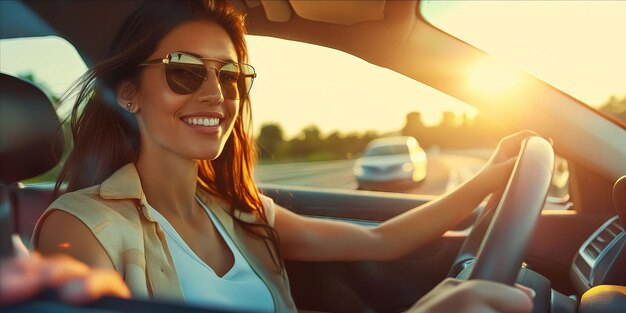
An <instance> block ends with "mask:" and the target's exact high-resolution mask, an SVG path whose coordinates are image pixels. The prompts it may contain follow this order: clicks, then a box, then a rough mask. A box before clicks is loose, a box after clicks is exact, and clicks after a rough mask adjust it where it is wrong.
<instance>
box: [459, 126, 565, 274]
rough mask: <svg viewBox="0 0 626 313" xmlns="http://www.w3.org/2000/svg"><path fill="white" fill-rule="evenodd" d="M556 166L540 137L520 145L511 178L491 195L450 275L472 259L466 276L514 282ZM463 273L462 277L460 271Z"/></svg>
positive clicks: (532, 138)
mask: <svg viewBox="0 0 626 313" xmlns="http://www.w3.org/2000/svg"><path fill="white" fill-rule="evenodd" d="M553 169H554V151H553V150H552V146H551V145H550V143H548V142H547V141H546V140H545V139H543V138H541V137H529V138H527V139H526V140H525V141H524V142H523V143H522V148H521V149H520V153H519V156H518V159H517V162H516V164H515V166H514V168H513V171H512V172H511V177H510V178H509V181H508V183H507V185H506V187H505V188H504V190H503V191H502V192H501V197H499V195H500V192H496V193H495V194H493V195H492V197H491V199H490V201H489V203H488V204H487V206H486V207H485V209H484V210H483V212H482V214H481V216H480V217H479V218H478V219H477V221H476V223H475V225H474V227H473V229H472V232H471V233H470V235H469V236H468V237H467V238H466V240H465V242H464V243H463V246H462V248H461V251H460V252H459V254H458V256H457V259H456V261H455V262H454V263H453V265H452V268H451V269H450V273H449V276H457V274H458V273H459V272H460V269H462V268H463V267H464V266H465V265H468V261H469V260H473V259H474V256H475V257H476V259H475V261H474V264H473V266H472V267H467V268H466V270H464V271H463V272H462V273H461V275H459V277H461V276H466V274H468V273H467V270H470V271H471V272H469V275H467V276H468V278H469V279H484V280H490V281H495V282H500V283H504V284H507V285H513V284H514V283H515V280H516V277H517V275H518V272H519V270H520V266H521V263H522V257H523V256H524V253H525V250H526V246H527V243H528V240H529V239H530V235H531V234H532V231H533V228H534V225H535V223H536V221H537V218H538V217H539V215H540V214H541V210H542V208H543V206H544V203H545V199H546V196H547V194H548V188H549V187H550V182H551V180H552V171H553ZM464 274H465V275H464Z"/></svg>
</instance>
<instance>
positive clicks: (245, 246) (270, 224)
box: [33, 1, 529, 312]
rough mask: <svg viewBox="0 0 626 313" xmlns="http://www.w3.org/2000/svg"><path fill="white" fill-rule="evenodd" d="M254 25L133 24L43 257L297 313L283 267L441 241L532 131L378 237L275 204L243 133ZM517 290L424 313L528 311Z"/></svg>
mask: <svg viewBox="0 0 626 313" xmlns="http://www.w3.org/2000/svg"><path fill="white" fill-rule="evenodd" d="M243 25H244V24H243V18H242V17H241V16H240V15H238V14H237V13H235V12H234V11H233V10H232V9H231V8H229V7H228V6H226V5H225V4H224V3H222V2H217V1H209V2H208V3H205V2H203V1H184V2H177V1H171V2H158V3H148V2H147V3H146V4H145V5H143V6H142V7H140V8H139V9H138V10H137V11H135V12H134V13H133V14H132V15H131V16H130V17H129V18H128V19H127V20H126V22H125V23H124V24H123V26H122V28H121V31H120V32H119V33H118V36H117V37H116V39H115V41H114V44H113V46H112V48H111V51H110V54H109V58H108V59H107V60H105V61H104V62H102V63H100V64H99V65H97V66H96V67H94V68H93V69H91V70H90V71H89V72H88V73H87V74H85V76H84V78H83V80H82V82H81V84H80V86H79V87H80V90H79V93H78V99H77V101H76V105H75V107H74V110H73V112H72V131H73V135H74V147H73V150H72V152H71V154H70V156H69V158H68V160H67V161H66V163H65V165H64V168H63V170H62V173H61V175H60V177H59V180H58V182H57V186H56V193H57V194H59V193H60V192H59V191H60V189H61V186H66V189H65V192H66V193H65V194H63V195H62V196H60V197H59V198H58V199H57V200H56V201H55V202H54V203H52V204H51V205H50V207H49V209H48V210H47V211H46V213H45V214H44V215H43V216H42V218H41V219H40V221H39V223H38V225H37V227H36V229H35V233H34V235H33V245H34V246H35V247H36V248H37V249H38V250H39V251H41V253H42V254H44V255H46V254H52V253H59V252H60V253H65V254H69V255H71V256H73V257H74V258H76V259H78V260H80V261H82V262H84V263H86V264H88V265H90V266H92V267H96V268H105V269H114V270H115V271H116V272H118V273H120V274H121V275H122V277H123V278H124V282H125V283H126V285H127V286H128V288H129V289H130V290H131V292H132V293H133V296H135V297H149V298H156V299H171V300H184V301H186V302H188V303H196V304H208V305H212V306H222V307H225V308H228V309H233V310H255V311H264V312H271V311H278V312H289V311H294V310H295V305H294V303H293V300H292V298H291V295H290V291H289V284H288V280H287V277H286V272H285V267H284V263H283V259H288V260H304V261H349V260H389V259H393V258H397V257H399V256H402V255H404V254H406V253H408V252H410V251H413V250H414V249H415V248H416V247H418V246H420V245H422V244H423V243H425V242H428V241H430V240H432V239H435V238H436V237H438V236H440V235H441V234H442V233H443V232H445V231H446V230H447V229H449V228H450V227H451V226H453V225H455V224H457V223H458V222H460V221H461V220H462V219H463V218H464V217H466V216H467V215H468V214H469V212H471V211H472V210H473V208H475V207H476V206H477V205H478V204H479V202H480V201H481V200H482V199H483V198H484V197H485V196H486V195H487V194H488V193H489V192H491V191H492V190H495V189H496V187H498V186H501V185H503V184H504V183H505V182H506V179H507V178H508V176H509V174H510V172H511V169H512V166H513V164H514V159H512V157H514V156H516V155H517V152H518V149H519V146H520V142H521V140H522V139H523V138H525V137H526V136H527V135H528V134H526V133H519V134H516V135H514V136H512V137H509V138H507V139H505V140H504V141H503V142H501V144H500V146H499V148H498V150H497V152H496V153H495V154H494V156H493V157H492V158H491V160H490V161H489V163H488V165H487V166H486V167H485V168H484V169H483V170H482V171H481V172H480V173H479V174H478V175H477V176H476V177H475V178H474V179H472V180H470V181H469V182H467V183H466V184H464V185H463V186H461V187H459V188H458V189H457V190H455V191H453V192H451V193H449V194H447V195H445V196H443V197H442V198H441V199H439V200H437V201H434V202H431V203H429V204H428V205H425V206H422V207H420V208H416V209H413V210H411V211H409V212H406V213H404V214H402V215H400V216H398V217H396V218H394V219H391V220H389V221H387V222H385V223H383V224H381V225H380V226H378V227H376V228H373V229H368V228H364V227H359V226H355V225H351V224H344V223H339V222H333V221H323V220H316V219H310V218H306V217H301V216H298V215H296V214H294V213H292V212H290V211H288V210H286V209H284V208H281V207H279V206H277V205H275V204H274V203H273V202H272V200H271V199H269V198H267V197H265V196H262V195H260V194H259V193H258V190H257V188H256V186H255V184H254V182H253V180H252V165H253V160H254V149H253V143H252V139H251V138H250V137H249V135H248V133H247V128H248V127H249V126H250V115H249V105H250V103H249V100H248V93H249V89H250V87H251V85H252V80H253V79H254V77H255V72H254V69H253V68H252V67H251V66H250V65H247V64H246V63H245V62H246V59H247V50H246V45H245V41H244V36H243V34H244V26H243ZM83 103H84V107H82V106H81V105H82V104H83ZM112 103H115V104H114V105H111V104H112ZM424 221H428V223H424ZM418 225H419V226H418ZM279 238H280V240H279ZM337 238H341V240H337ZM242 286H243V287H242ZM507 288H508V287H504V286H502V285H499V284H494V283H489V282H467V283H458V282H457V281H452V280H448V281H445V282H444V283H442V285H440V286H439V287H437V288H436V291H434V292H433V293H431V294H429V295H428V296H426V297H424V298H423V300H422V301H420V302H418V303H417V304H416V307H415V308H414V309H415V310H420V308H421V309H423V310H426V309H429V308H434V310H440V309H441V308H442V307H441V306H440V305H443V306H444V307H445V308H447V309H449V310H452V311H455V312H461V311H462V309H468V308H469V307H470V306H468V305H467V303H459V301H458V299H457V300H456V301H455V300H454V295H457V296H458V295H465V296H469V298H470V299H474V300H473V301H477V303H478V302H480V304H478V305H479V307H480V305H484V306H485V307H494V306H495V307H496V308H497V309H498V310H500V309H502V311H503V312H504V311H506V310H509V309H510V308H511V307H514V306H511V305H504V306H502V304H501V303H500V302H498V301H503V300H502V299H505V298H501V297H499V296H498V299H496V300H494V299H492V298H493V295H489V296H487V295H486V294H484V291H485V290H487V291H494V292H497V294H498V295H502V294H503V293H504V294H506V295H508V296H513V297H517V298H520V295H521V298H522V299H523V300H520V301H521V305H526V306H528V305H529V299H528V297H526V296H524V293H523V292H521V291H519V290H517V289H514V288H508V289H507ZM448 296H450V297H448ZM476 299H478V300H480V301H478V300H476ZM487 299H489V300H487ZM524 299H525V300H524ZM483 300H484V301H483ZM466 302H467V301H466ZM470 302H471V301H470ZM496 302H497V303H499V304H497V305H494V304H493V303H496ZM518 302H519V301H518ZM438 305H439V307H438ZM457 305H458V306H463V308H461V307H459V308H456V307H455V306H457ZM507 312H508V311H507Z"/></svg>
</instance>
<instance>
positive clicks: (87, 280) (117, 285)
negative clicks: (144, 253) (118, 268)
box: [60, 269, 131, 304]
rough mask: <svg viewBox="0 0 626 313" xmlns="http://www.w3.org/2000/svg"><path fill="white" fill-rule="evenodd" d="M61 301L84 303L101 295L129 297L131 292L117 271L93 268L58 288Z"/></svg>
mask: <svg viewBox="0 0 626 313" xmlns="http://www.w3.org/2000/svg"><path fill="white" fill-rule="evenodd" d="M60 296H61V298H62V299H63V301H66V302H68V303H72V304H84V303H87V302H90V301H93V300H95V299H98V298H100V297H102V296H115V297H120V298H130V297H131V293H130V290H129V289H128V287H127V286H126V284H124V282H123V281H122V279H121V277H120V276H119V275H118V274H117V272H115V271H113V270H109V269H95V270H92V271H90V272H89V273H88V274H87V275H86V276H84V277H81V278H80V279H73V280H71V281H69V282H68V283H66V284H65V285H64V286H63V287H62V288H61V290H60Z"/></svg>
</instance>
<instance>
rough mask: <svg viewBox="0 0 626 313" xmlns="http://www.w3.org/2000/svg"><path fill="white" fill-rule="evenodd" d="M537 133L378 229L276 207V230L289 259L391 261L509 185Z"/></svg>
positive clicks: (508, 142) (502, 147) (503, 146)
mask: <svg viewBox="0 0 626 313" xmlns="http://www.w3.org/2000/svg"><path fill="white" fill-rule="evenodd" d="M533 134H534V133H530V132H519V133H516V134H514V135H512V136H509V137H506V138H504V139H503V140H502V141H501V142H500V144H499V145H498V148H497V149H496V152H494V155H493V156H492V157H491V159H490V160H489V161H488V162H487V165H485V167H484V168H483V169H482V170H481V171H480V172H479V173H478V174H477V175H476V176H474V178H472V179H471V180H469V181H467V182H466V183H464V184H462V185H461V186H459V187H458V188H456V189H455V190H453V191H451V192H448V193H446V194H444V195H443V196H441V197H440V198H438V199H437V200H434V201H431V202H429V203H426V204H424V205H421V206H419V207H417V208H414V209H411V210H409V211H407V212H404V213H403V214H401V215H398V216H396V217H394V218H392V219H390V220H387V221H385V222H384V223H382V224H380V225H378V226H377V227H374V228H367V227H363V226H358V225H353V224H348V223H342V222H338V221H331V220H320V219H315V218H309V217H304V216H299V215H297V214H295V213H292V212H290V211H288V210H287V209H284V208H281V207H278V206H277V209H276V221H275V225H274V226H275V228H276V230H277V232H278V233H279V236H280V241H281V248H282V250H283V254H284V257H285V259H288V260H300V261H350V260H376V261H382V260H391V259H394V258H398V257H400V256H403V255H405V254H407V253H409V252H411V251H413V250H415V249H416V248H417V247H419V246H421V245H423V244H425V243H427V242H429V241H432V240H434V239H436V238H438V237H440V236H441V235H442V234H443V233H444V232H446V231H447V230H449V229H450V228H451V227H454V226H455V225H457V224H458V223H460V222H461V221H462V220H463V219H464V218H466V217H467V216H468V215H469V214H470V213H471V212H472V210H473V209H474V208H476V207H477V206H478V205H479V204H480V202H481V201H482V200H483V199H484V197H485V196H486V195H487V194H488V193H489V192H492V191H494V190H495V189H496V188H498V187H499V186H504V184H506V182H507V180H508V178H509V176H510V173H511V170H512V168H513V166H514V164H515V160H516V159H515V156H517V154H518V151H519V147H520V143H521V142H522V140H523V139H525V138H526V137H528V136H529V135H533Z"/></svg>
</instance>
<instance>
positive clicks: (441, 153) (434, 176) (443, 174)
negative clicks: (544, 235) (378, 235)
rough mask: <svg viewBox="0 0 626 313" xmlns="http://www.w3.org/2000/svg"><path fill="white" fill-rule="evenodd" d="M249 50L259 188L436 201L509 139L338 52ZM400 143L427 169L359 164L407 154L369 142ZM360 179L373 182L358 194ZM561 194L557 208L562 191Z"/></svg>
mask: <svg viewBox="0 0 626 313" xmlns="http://www.w3.org/2000/svg"><path fill="white" fill-rule="evenodd" d="M248 45H249V48H250V53H251V57H250V62H251V63H252V64H253V65H254V66H255V67H256V68H257V70H258V73H259V76H258V78H257V80H255V86H254V88H253V91H252V107H253V116H254V120H255V125H256V128H255V131H256V135H255V136H256V138H257V143H258V145H259V148H260V166H259V168H258V169H257V171H256V174H255V176H256V179H257V181H258V182H260V183H271V184H282V185H292V186H307V187H321V188H331V189H333V188H337V189H357V188H359V189H368V190H377V191H387V192H402V193H414V194H424V195H438V194H442V193H444V192H447V191H449V190H450V189H452V188H455V187H456V186H457V185H459V184H461V183H463V182H464V181H466V180H468V179H469V178H471V177H472V176H473V175H474V174H476V173H477V172H478V171H479V170H480V169H481V168H482V166H483V165H484V164H485V162H486V161H487V159H488V158H489V156H490V155H491V153H492V152H493V149H494V148H495V146H496V145H497V143H498V140H499V139H500V138H502V137H503V136H506V135H508V134H511V133H513V132H515V131H516V129H515V128H513V127H511V126H510V125H508V124H504V123H502V122H500V121H498V120H495V119H493V118H490V117H489V116H486V115H484V114H481V113H480V112H478V111H477V110H476V109H474V108H473V107H472V106H469V105H467V104H465V103H463V102H461V101H459V100H457V99H455V98H452V97H450V96H448V95H446V94H443V93H441V92H440V91H438V90H435V89H433V88H431V87H428V86H426V85H423V84H421V83H419V82H416V81H414V80H411V79H408V78H406V77H404V76H402V75H400V74H397V73H395V72H392V71H390V70H387V69H384V68H380V67H378V66H375V65H372V64H369V63H367V62H365V61H363V60H361V59H359V58H356V57H354V56H351V55H348V54H346V53H343V52H340V51H336V50H333V49H328V48H321V47H318V46H313V45H309V44H304V43H299V42H293V41H287V40H282V39H275V38H267V37H260V36H249V37H248ZM296 65H297V66H296ZM402 135H407V136H413V137H415V138H416V139H417V142H418V144H419V145H420V146H421V147H422V148H423V149H424V151H425V154H426V160H423V162H421V163H419V162H418V163H415V164H399V165H397V164H378V165H374V164H370V163H367V164H366V163H364V162H365V160H363V162H361V161H360V160H361V159H362V157H363V156H372V155H384V154H389V153H407V147H406V146H403V147H402V149H401V151H400V150H398V147H396V146H393V147H389V146H387V147H376V148H372V149H370V150H366V146H367V144H368V142H370V141H372V140H373V139H376V138H380V137H390V136H402ZM375 166H378V169H376V168H374V167H375ZM420 167H423V168H424V171H425V173H426V174H425V176H424V177H423V178H422V179H421V181H419V182H415V183H416V184H407V185H398V184H395V183H396V182H397V180H398V179H400V178H401V179H409V177H410V176H411V175H410V172H411V171H419V170H420ZM369 175H371V176H369ZM416 177H417V178H416ZM419 177H420V175H414V176H412V178H413V179H419ZM560 177H561V178H562V177H566V176H560ZM359 178H362V179H369V178H371V179H372V180H375V178H380V179H379V181H377V182H376V184H372V185H370V184H363V185H361V182H360V181H359ZM565 181H567V179H566V180H565ZM392 182H393V184H391V183H392ZM388 183H389V186H387V184H388ZM560 186H561V188H560V189H559V192H560V194H559V199H563V197H564V196H563V194H568V189H567V185H566V183H562V182H561V185H560ZM555 188H556V187H555Z"/></svg>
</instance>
